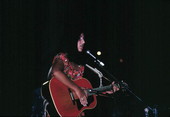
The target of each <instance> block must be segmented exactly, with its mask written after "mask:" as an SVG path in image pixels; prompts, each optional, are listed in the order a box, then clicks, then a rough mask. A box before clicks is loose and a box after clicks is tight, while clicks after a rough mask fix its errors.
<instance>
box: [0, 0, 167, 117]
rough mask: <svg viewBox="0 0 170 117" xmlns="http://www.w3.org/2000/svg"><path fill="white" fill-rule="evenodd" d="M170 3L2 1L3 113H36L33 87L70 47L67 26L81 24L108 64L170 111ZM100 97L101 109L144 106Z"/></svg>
mask: <svg viewBox="0 0 170 117" xmlns="http://www.w3.org/2000/svg"><path fill="white" fill-rule="evenodd" d="M169 8H170V1H169V0H138V1H135V0H131V1H130V0H50V1H45V0H44V1H42V0H1V1H0V50H1V51H0V115H8V116H11V115H16V116H26V115H27V116H30V115H31V106H32V101H33V91H34V90H35V89H36V88H38V87H40V86H41V83H42V82H43V81H44V80H45V79H46V75H47V72H48V69H49V67H50V65H51V61H52V58H53V56H54V55H56V54H57V52H58V49H59V48H60V47H61V46H67V45H61V44H60V41H61V40H62V39H63V36H64V35H66V32H65V29H67V27H69V29H70V31H71V30H76V28H78V27H79V26H83V27H84V29H85V31H86V34H87V35H85V38H86V40H87V42H88V43H86V44H87V45H88V47H89V48H90V49H91V51H92V52H93V53H94V54H95V53H96V52H97V50H101V51H102V56H100V57H99V58H100V59H101V60H102V61H103V62H104V63H105V64H106V68H107V70H108V71H109V72H110V73H111V74H114V76H116V77H117V78H118V79H119V80H124V81H126V82H127V83H128V84H129V87H130V88H131V89H132V91H133V92H134V93H135V94H136V95H138V96H139V97H140V98H141V99H142V100H143V101H144V102H145V103H146V104H147V105H149V106H151V107H152V106H154V105H155V104H156V105H158V112H159V116H161V117H168V116H170V110H168V109H169V108H170V101H169V99H170V91H169V89H170V85H169V84H170V80H169V78H170V63H169V60H170V56H169V51H170V44H169V35H170V33H169V32H170V29H169V27H170V9H169ZM67 33H68V32H67ZM68 39H69V38H68ZM65 40H66V39H65ZM66 41H67V40H66ZM120 59H123V62H120ZM95 80H96V79H94V81H95ZM92 84H94V85H96V84H95V82H93V83H92ZM127 95H129V96H127ZM98 99H99V101H100V102H99V103H98V106H97V107H96V109H94V113H95V115H96V116H97V115H103V116H104V115H105V116H119V115H120V114H119V113H124V115H127V116H128V115H131V116H132V115H133V116H135V117H140V116H143V115H142V112H143V109H144V107H146V106H145V105H144V106H143V104H141V103H140V102H139V101H137V99H136V98H134V97H133V96H130V94H126V95H122V94H121V95H120V98H119V97H116V99H114V100H113V99H110V98H108V99H107V98H103V97H98Z"/></svg>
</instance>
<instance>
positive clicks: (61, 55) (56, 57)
mask: <svg viewBox="0 0 170 117" xmlns="http://www.w3.org/2000/svg"><path fill="white" fill-rule="evenodd" d="M58 59H60V60H62V61H63V62H65V61H68V58H67V53H63V52H60V53H58V54H57V55H56V56H54V59H53V63H54V62H55V61H56V60H58Z"/></svg>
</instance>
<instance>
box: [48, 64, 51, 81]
mask: <svg viewBox="0 0 170 117" xmlns="http://www.w3.org/2000/svg"><path fill="white" fill-rule="evenodd" d="M51 71H52V66H51V67H50V69H49V71H48V74H47V80H50V79H51Z"/></svg>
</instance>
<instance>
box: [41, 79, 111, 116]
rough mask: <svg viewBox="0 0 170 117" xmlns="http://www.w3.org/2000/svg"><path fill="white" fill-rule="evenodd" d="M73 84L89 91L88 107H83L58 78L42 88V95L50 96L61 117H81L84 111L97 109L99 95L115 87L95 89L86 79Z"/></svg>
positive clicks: (72, 92)
mask: <svg viewBox="0 0 170 117" xmlns="http://www.w3.org/2000/svg"><path fill="white" fill-rule="evenodd" d="M73 82H74V83H76V84H77V85H78V86H80V87H83V88H85V90H87V94H88V98H87V101H88V105H87V106H83V105H81V103H80V101H79V99H78V97H77V96H76V94H75V92H74V91H72V90H71V89H69V88H68V87H67V86H65V85H64V84H63V83H61V82H60V81H58V80H57V78H52V79H51V80H50V81H49V82H47V83H44V84H43V86H42V95H43V96H44V97H45V98H47V97H48V96H47V95H49V94H50V98H51V100H52V103H53V105H54V107H55V110H56V112H57V113H58V115H59V116H62V117H65V116H79V115H80V113H81V112H82V111H84V110H86V109H93V108H95V107H96V105H97V99H96V96H97V94H100V93H102V92H105V91H109V90H111V89H112V87H113V86H112V85H108V86H103V87H99V88H93V87H92V85H91V83H90V82H89V81H88V80H87V79H85V78H80V79H77V80H73ZM48 98H49V97H48Z"/></svg>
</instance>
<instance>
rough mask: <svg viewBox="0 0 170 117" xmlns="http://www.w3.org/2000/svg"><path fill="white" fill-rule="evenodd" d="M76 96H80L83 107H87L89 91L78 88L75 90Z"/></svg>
mask: <svg viewBox="0 0 170 117" xmlns="http://www.w3.org/2000/svg"><path fill="white" fill-rule="evenodd" d="M75 93H76V95H77V96H78V98H79V100H80V103H81V104H82V105H83V106H87V104H88V102H87V91H86V90H85V89H83V88H77V89H76V90H75Z"/></svg>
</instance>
